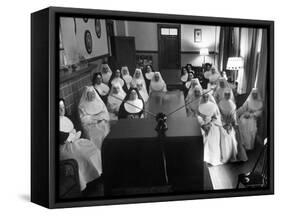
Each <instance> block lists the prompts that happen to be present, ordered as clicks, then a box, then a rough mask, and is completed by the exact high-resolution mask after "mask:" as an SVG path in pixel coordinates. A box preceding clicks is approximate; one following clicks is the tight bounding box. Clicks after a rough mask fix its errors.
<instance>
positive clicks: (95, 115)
mask: <svg viewBox="0 0 281 216" xmlns="http://www.w3.org/2000/svg"><path fill="white" fill-rule="evenodd" d="M78 110H79V116H80V121H81V124H82V127H83V131H84V133H85V136H86V137H87V138H88V139H90V140H91V141H92V142H94V143H95V144H96V145H97V147H98V148H99V149H101V146H102V142H103V140H104V138H105V137H106V136H107V134H108V133H109V114H108V111H107V108H106V106H105V104H104V103H103V101H102V99H101V98H100V96H99V95H98V94H97V92H96V90H95V89H94V87H93V86H86V87H85V89H84V92H83V94H82V97H81V99H80V103H79V106H78Z"/></svg>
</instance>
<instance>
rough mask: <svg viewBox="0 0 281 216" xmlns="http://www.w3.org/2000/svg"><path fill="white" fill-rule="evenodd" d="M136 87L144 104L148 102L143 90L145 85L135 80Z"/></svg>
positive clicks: (146, 94) (145, 91) (145, 92)
mask: <svg viewBox="0 0 281 216" xmlns="http://www.w3.org/2000/svg"><path fill="white" fill-rule="evenodd" d="M136 87H137V89H138V91H139V93H140V95H141V97H142V99H143V101H144V103H146V102H147V101H148V98H149V96H148V93H147V90H146V88H145V83H144V82H143V81H142V80H137V82H136Z"/></svg>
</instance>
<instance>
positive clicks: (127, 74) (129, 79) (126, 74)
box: [121, 66, 132, 89]
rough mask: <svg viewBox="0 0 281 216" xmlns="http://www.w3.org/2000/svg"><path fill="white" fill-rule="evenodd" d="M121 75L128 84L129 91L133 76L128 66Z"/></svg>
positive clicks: (124, 67)
mask: <svg viewBox="0 0 281 216" xmlns="http://www.w3.org/2000/svg"><path fill="white" fill-rule="evenodd" d="M121 75H122V77H123V79H124V80H125V82H126V85H127V89H129V88H130V83H131V82H132V76H131V75H130V72H129V69H128V67H127V66H123V67H122V68H121Z"/></svg>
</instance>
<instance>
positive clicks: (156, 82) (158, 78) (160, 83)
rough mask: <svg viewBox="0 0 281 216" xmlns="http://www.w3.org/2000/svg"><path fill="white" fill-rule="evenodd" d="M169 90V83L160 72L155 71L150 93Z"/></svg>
mask: <svg viewBox="0 0 281 216" xmlns="http://www.w3.org/2000/svg"><path fill="white" fill-rule="evenodd" d="M152 92H167V85H166V83H165V81H164V80H163V78H162V75H161V73H160V72H155V73H154V75H153V77H152V79H151V82H150V86H149V93H152Z"/></svg>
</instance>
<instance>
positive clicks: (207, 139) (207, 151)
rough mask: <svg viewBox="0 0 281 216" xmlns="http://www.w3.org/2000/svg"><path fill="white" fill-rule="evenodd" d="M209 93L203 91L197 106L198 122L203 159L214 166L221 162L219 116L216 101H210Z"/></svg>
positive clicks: (220, 124) (220, 125)
mask: <svg viewBox="0 0 281 216" xmlns="http://www.w3.org/2000/svg"><path fill="white" fill-rule="evenodd" d="M211 97H212V96H211V94H209V93H208V92H207V91H206V90H204V91H203V94H202V97H201V99H200V102H199V106H198V117H197V118H198V122H199V124H200V125H201V131H202V135H203V141H204V161H205V162H207V163H209V164H211V165H213V166H216V165H220V164H222V161H221V155H222V152H221V129H220V128H221V127H222V123H221V117H220V112H219V108H218V106H217V104H216V103H214V102H212V101H213V100H211V99H210V98H211Z"/></svg>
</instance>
